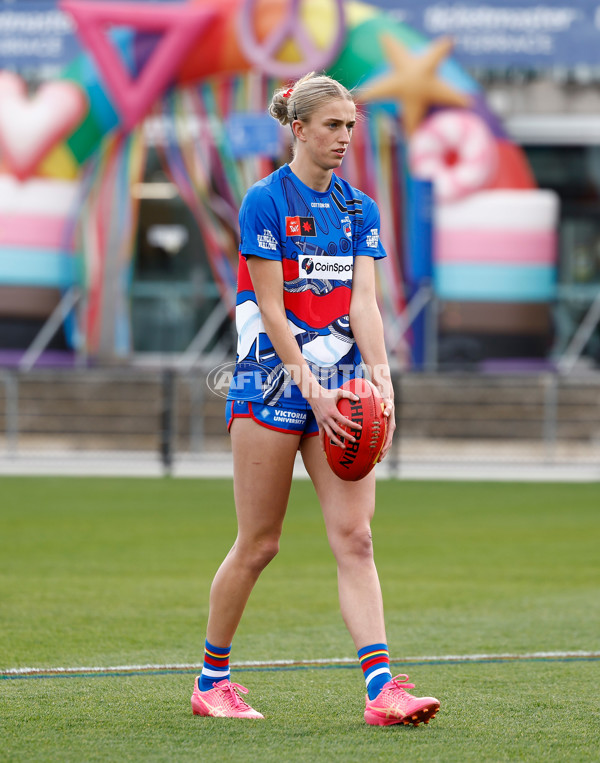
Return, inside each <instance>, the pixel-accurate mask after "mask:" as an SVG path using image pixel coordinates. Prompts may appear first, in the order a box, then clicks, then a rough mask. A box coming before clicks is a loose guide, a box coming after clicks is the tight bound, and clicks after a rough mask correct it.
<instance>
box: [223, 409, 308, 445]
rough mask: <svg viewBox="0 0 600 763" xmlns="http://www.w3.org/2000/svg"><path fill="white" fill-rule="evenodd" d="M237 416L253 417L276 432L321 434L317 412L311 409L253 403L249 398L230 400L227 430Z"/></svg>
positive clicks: (304, 434) (227, 411) (226, 414)
mask: <svg viewBox="0 0 600 763" xmlns="http://www.w3.org/2000/svg"><path fill="white" fill-rule="evenodd" d="M236 418H242V419H244V418H246V419H253V420H254V421H256V423H257V424H260V426H261V427H266V429H273V430H274V431H275V432H285V433H286V434H299V435H302V437H303V438H304V437H314V436H315V435H318V434H319V427H318V426H317V420H316V419H315V414H314V413H313V412H312V411H311V410H308V411H299V410H297V409H295V408H286V407H285V406H281V405H264V404H262V403H251V402H250V401H249V400H228V401H227V404H226V406H225V421H226V422H227V430H229V429H230V427H231V422H232V421H233V420H234V419H236Z"/></svg>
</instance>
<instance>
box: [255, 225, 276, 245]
mask: <svg viewBox="0 0 600 763" xmlns="http://www.w3.org/2000/svg"><path fill="white" fill-rule="evenodd" d="M256 240H257V242H258V245H259V246H260V248H261V249H271V250H275V249H277V239H276V238H275V236H274V235H273V234H272V233H271V231H270V230H269V229H268V228H264V229H263V233H262V235H260V234H258V235H257V236H256Z"/></svg>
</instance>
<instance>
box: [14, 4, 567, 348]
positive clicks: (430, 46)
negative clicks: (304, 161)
mask: <svg viewBox="0 0 600 763" xmlns="http://www.w3.org/2000/svg"><path fill="white" fill-rule="evenodd" d="M60 7H61V8H62V9H63V10H64V12H66V13H68V14H70V15H71V16H72V18H73V19H74V21H75V24H76V26H77V30H78V35H79V37H80V41H81V43H82V46H83V48H84V50H85V52H84V54H82V55H80V56H79V57H77V58H76V59H75V60H73V61H72V62H71V64H70V65H69V66H68V67H67V68H66V69H65V71H64V72H63V74H62V76H61V78H60V79H58V80H56V81H54V82H50V83H46V84H45V85H42V86H41V87H40V88H39V90H38V91H37V93H35V94H34V95H33V96H28V95H27V94H26V91H25V86H24V83H23V82H22V81H21V80H20V79H19V78H18V77H17V76H16V75H14V74H12V73H9V72H0V172H1V173H2V174H1V175H0V305H2V304H4V305H7V304H8V301H5V300H4V298H3V297H2V295H3V294H7V289H10V290H11V292H12V293H13V294H14V291H15V289H17V290H18V289H23V290H27V292H25V291H23V292H22V293H23V295H24V296H25V295H26V297H27V299H28V300H29V301H30V302H31V309H32V312H35V310H36V309H38V308H36V307H35V305H39V300H40V299H42V294H43V293H44V291H43V290H51V291H52V294H53V295H54V296H53V297H52V299H50V302H51V303H56V301H57V295H58V293H59V292H60V293H63V294H64V293H65V292H67V291H68V290H69V288H70V287H72V286H80V287H81V288H82V294H83V299H82V309H81V310H80V320H79V324H78V326H77V328H76V330H74V331H73V332H72V340H73V342H74V343H75V344H76V345H78V346H79V347H81V346H83V347H84V348H85V350H86V351H87V352H88V353H89V354H90V355H92V356H94V355H98V356H100V357H102V356H106V355H107V354H108V355H110V354H111V352H112V353H113V354H121V355H125V354H127V352H128V351H129V348H130V338H129V331H128V316H127V298H128V288H129V283H130V279H131V262H132V254H133V249H134V247H133V241H134V234H135V229H136V225H137V202H136V201H135V200H134V199H132V198H131V194H130V192H129V189H130V186H131V185H132V184H133V183H134V182H136V181H139V180H140V179H141V178H142V175H143V169H144V156H145V154H144V145H145V144H144V135H143V132H142V129H141V125H142V123H143V120H144V118H145V117H147V116H148V115H152V116H154V117H156V118H157V119H159V121H160V119H163V121H164V123H165V124H167V125H170V127H169V129H168V130H167V131H166V132H167V133H168V134H167V135H166V136H165V135H163V137H162V144H161V154H162V158H163V162H164V164H165V168H166V170H167V171H168V172H169V173H170V175H171V177H172V179H173V182H175V183H176V185H177V187H178V190H179V193H180V195H181V197H182V198H183V199H184V201H186V203H187V204H188V205H189V207H190V209H191V210H192V212H193V214H194V215H195V217H196V219H197V221H198V224H199V226H200V228H201V231H202V234H203V239H204V241H205V245H206V250H207V254H208V257H209V261H210V264H211V267H212V271H213V275H214V279H215V282H216V284H217V286H218V288H219V290H220V293H221V296H222V298H223V301H224V303H225V304H226V305H227V306H231V305H232V304H233V294H234V290H235V280H236V276H235V250H236V246H237V221H236V216H237V207H238V206H239V203H240V201H241V198H242V196H243V193H244V191H245V189H246V188H247V187H248V185H249V184H250V183H251V182H254V181H255V180H256V179H258V178H259V177H260V176H261V175H263V174H265V173H266V172H268V171H270V169H271V168H272V166H273V161H274V160H277V161H281V160H282V159H285V158H286V157H287V155H288V151H289V133H288V132H287V131H285V134H284V131H281V132H280V133H279V136H278V140H276V141H275V145H276V147H278V151H274V150H273V141H271V143H270V144H269V145H270V148H269V149H268V150H267V149H266V148H265V145H263V144H261V143H260V140H259V139H258V138H257V137H256V136H258V135H259V134H260V129H262V128H261V125H263V126H264V123H263V122H261V119H262V118H263V117H262V115H264V112H265V108H266V104H267V102H268V100H269V98H270V94H271V92H272V90H273V88H274V86H276V85H277V84H278V83H279V82H281V81H286V80H289V79H291V78H295V77H297V76H299V75H300V74H302V73H304V72H306V71H309V70H311V69H326V70H327V71H329V72H330V73H331V74H332V75H333V76H335V77H337V78H338V79H340V80H341V81H343V82H344V84H346V85H347V86H349V87H352V88H355V89H356V90H357V93H358V99H359V101H361V102H362V103H363V104H364V107H363V108H364V109H365V110H366V111H368V116H369V118H368V119H367V120H364V121H362V122H359V126H358V128H357V130H356V135H355V138H354V143H355V145H354V147H353V151H352V152H350V154H349V155H348V157H347V159H346V161H345V164H344V168H343V172H344V173H345V174H346V176H347V177H348V179H349V180H350V181H351V182H353V183H355V184H356V185H358V186H359V187H361V188H363V189H364V190H365V191H366V192H367V193H369V194H370V195H371V196H373V197H374V198H375V199H376V201H377V202H378V204H379V206H380V209H381V213H382V229H383V232H384V243H385V245H386V248H387V250H388V252H389V253H390V257H388V258H387V261H386V262H385V265H384V270H383V273H382V274H381V277H380V281H379V284H378V287H379V296H380V300H381V306H382V310H383V312H384V317H385V318H386V321H385V323H386V326H387V327H388V331H389V336H388V341H389V342H390V344H391V346H392V347H394V346H398V345H399V343H400V342H401V333H402V332H400V333H398V332H399V329H398V321H397V316H398V315H399V314H400V313H401V312H402V310H403V309H404V307H405V304H406V299H407V297H408V296H409V295H410V294H411V293H413V292H414V289H415V287H416V286H418V284H414V283H410V280H411V277H412V275H411V274H414V273H420V274H421V276H422V275H423V274H425V275H427V274H428V273H432V275H433V283H434V288H435V292H436V294H437V296H438V297H439V298H441V299H442V300H447V301H450V302H455V303H461V302H469V301H472V302H482V303H483V302H486V301H496V302H502V303H517V302H518V303H537V304H544V305H547V304H548V303H549V302H550V301H551V300H552V299H553V297H554V294H555V283H556V226H557V221H558V204H557V200H556V197H555V196H554V195H553V194H552V193H550V192H548V191H542V190H539V189H537V188H536V186H535V182H534V179H533V176H532V174H531V171H530V169H529V167H528V164H527V161H526V159H525V157H524V154H523V152H522V151H521V150H520V149H519V148H518V147H517V146H516V145H515V144H514V143H513V142H512V141H511V140H510V139H509V137H508V136H507V134H506V132H505V130H504V129H503V127H502V125H501V124H500V123H499V121H498V119H497V118H496V117H495V116H494V115H493V114H492V112H491V111H490V110H489V108H488V107H487V105H486V103H485V99H484V97H483V94H482V92H481V89H480V87H479V86H478V84H477V83H476V82H475V81H474V80H473V79H472V78H471V77H470V76H469V75H468V74H466V73H465V72H464V71H463V70H462V69H461V68H460V67H459V66H458V65H457V64H456V63H455V62H454V61H453V60H452V59H450V58H449V54H450V52H451V47H452V46H451V43H450V42H449V41H448V40H445V39H444V40H436V41H434V42H430V41H428V40H426V39H425V38H423V37H422V36H421V35H420V34H418V33H417V32H416V31H414V30H413V29H411V28H410V27H408V26H406V25H404V24H402V23H400V22H397V21H395V20H393V19H392V18H390V17H389V16H388V15H386V14H385V13H384V12H382V11H380V10H378V9H376V8H374V7H371V6H369V5H365V4H362V3H359V2H354V1H349V2H343V0H304V1H303V2H301V0H220V2H218V3H217V2H216V1H215V0H195V1H193V0H192V2H188V3H182V4H172V3H168V4H166V3H165V4H164V5H161V4H157V3H137V2H136V3H130V4H128V3H112V2H94V1H93V0H90V1H88V0H62V2H61V3H60ZM240 115H241V116H242V117H244V116H245V118H246V119H255V120H256V125H257V129H256V130H250V132H253V133H255V137H254V140H255V144H254V145H253V146H250V147H249V148H248V151H247V154H246V155H244V152H243V151H242V152H241V153H238V154H234V152H233V150H232V141H231V140H228V130H232V129H233V126H234V125H235V124H239V118H240ZM236 119H237V120H238V122H236ZM190 125H195V132H194V130H190V127H189V126H190ZM259 128H260V129H259ZM277 129H279V128H277ZM229 134H230V135H231V134H232V133H229ZM15 135H21V136H23V135H25V136H26V140H24V141H16V140H15ZM277 144H278V146H277ZM274 154H277V155H274ZM413 181H416V182H419V181H425V182H426V183H427V182H430V183H432V184H433V189H434V196H435V204H434V210H435V211H434V219H433V262H431V256H432V247H431V246H426V245H424V246H423V247H417V249H419V251H416V250H415V247H412V249H411V247H410V246H409V247H406V246H405V243H404V242H406V241H415V240H418V239H419V237H418V236H416V237H415V236H414V235H411V230H410V226H411V225H413V221H414V220H415V219H417V217H418V216H415V215H414V214H411V205H412V204H413V203H414V201H413V200H412V199H411V194H410V193H409V192H407V189H409V190H410V188H411V187H413V186H412V185H411V184H412V182H413ZM413 233H414V232H413ZM419 258H424V259H425V260H427V259H429V262H426V263H425V264H424V265H423V263H420V264H419V263H418V262H416V261H417V260H418V259H419ZM411 260H412V263H411V262H410V261H411ZM415 263H416V266H415ZM432 268H433V269H432ZM46 293H47V292H46ZM42 301H43V300H42ZM13 302H14V299H13ZM34 303H35V304H34ZM47 303H48V300H47V299H46V302H45V304H47ZM2 310H3V308H2V307H0V312H1V311H2ZM476 322H477V321H476V320H475V321H474V323H476Z"/></svg>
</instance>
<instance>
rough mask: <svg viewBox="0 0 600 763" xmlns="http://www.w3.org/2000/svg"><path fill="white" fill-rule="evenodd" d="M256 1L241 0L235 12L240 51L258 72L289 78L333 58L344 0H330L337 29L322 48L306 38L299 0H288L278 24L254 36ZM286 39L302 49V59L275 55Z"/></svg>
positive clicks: (342, 23) (322, 66) (340, 34)
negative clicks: (282, 58) (263, 36)
mask: <svg viewBox="0 0 600 763" xmlns="http://www.w3.org/2000/svg"><path fill="white" fill-rule="evenodd" d="M259 2H260V0H244V3H243V5H242V8H241V10H240V14H239V16H238V29H237V32H238V39H239V43H240V47H241V49H242V52H243V53H244V55H245V56H246V58H247V59H248V60H249V61H250V62H251V63H252V64H254V65H255V66H256V67H258V68H259V69H260V70H261V71H262V72H264V73H265V74H268V75H269V76H272V77H280V78H282V79H292V78H294V77H300V76H301V75H303V74H306V73H307V72H309V71H311V70H312V69H314V70H319V69H325V68H326V67H327V66H328V65H329V64H330V63H331V62H332V61H333V60H334V59H335V56H336V54H337V53H338V52H339V50H340V48H341V47H342V43H343V42H344V34H345V31H346V15H345V11H344V0H332V2H334V3H335V5H336V7H337V29H336V31H335V37H334V39H333V41H332V43H331V44H330V45H329V47H328V48H326V49H321V48H318V47H317V46H316V45H315V43H314V42H313V40H311V39H310V35H309V34H308V31H307V29H306V28H305V26H304V23H303V21H302V18H301V14H300V6H301V4H302V0H290V2H289V5H288V7H287V13H286V15H285V17H284V19H283V20H282V22H281V24H280V25H279V26H278V27H276V28H275V29H274V30H273V31H272V32H271V34H270V35H269V36H268V37H267V38H266V39H265V40H262V41H259V40H257V38H256V34H255V29H254V19H253V16H254V9H255V6H256V5H257V4H258V3H259ZM288 40H293V41H294V42H295V43H296V45H297V47H298V48H299V50H300V52H301V53H302V61H294V62H287V61H280V60H279V59H278V58H277V53H279V51H280V50H281V48H282V46H283V44H284V43H285V42H287V41H288Z"/></svg>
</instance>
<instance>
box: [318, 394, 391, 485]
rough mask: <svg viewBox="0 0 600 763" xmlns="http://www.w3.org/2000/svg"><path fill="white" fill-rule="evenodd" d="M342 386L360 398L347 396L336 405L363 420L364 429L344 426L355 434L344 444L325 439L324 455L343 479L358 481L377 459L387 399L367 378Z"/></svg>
mask: <svg viewBox="0 0 600 763" xmlns="http://www.w3.org/2000/svg"><path fill="white" fill-rule="evenodd" d="M341 389H345V390H348V391H350V392H353V393H354V394H355V395H358V400H349V399H348V398H347V397H344V398H342V399H341V400H339V401H338V404H337V407H338V410H339V412H340V413H341V414H343V415H344V416H345V417H346V418H347V419H350V420H351V421H353V422H355V423H356V424H360V425H361V426H362V429H350V427H343V428H344V429H345V430H346V431H347V432H349V433H350V434H352V435H353V436H354V437H355V438H356V442H350V441H349V440H348V441H347V443H346V447H345V448H340V447H339V446H337V445H334V444H333V443H332V442H331V440H330V439H329V438H326V439H325V455H326V456H327V461H328V462H329V466H330V467H331V468H332V469H333V471H334V472H335V473H336V474H337V476H338V477H341V478H342V479H343V480H348V481H350V482H356V480H361V479H362V478H363V477H365V476H366V475H367V474H368V473H369V472H370V471H371V469H372V468H373V467H374V466H375V464H376V463H377V460H378V458H379V455H380V453H381V449H382V448H383V445H384V443H385V438H386V434H387V418H386V417H385V416H384V415H383V411H384V403H383V398H382V397H381V395H380V394H379V390H378V389H377V388H376V387H375V386H374V385H373V384H371V382H370V381H367V380H366V379H350V381H347V382H346V383H345V384H342V387H341Z"/></svg>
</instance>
